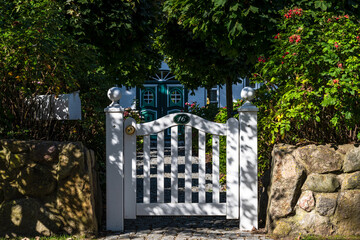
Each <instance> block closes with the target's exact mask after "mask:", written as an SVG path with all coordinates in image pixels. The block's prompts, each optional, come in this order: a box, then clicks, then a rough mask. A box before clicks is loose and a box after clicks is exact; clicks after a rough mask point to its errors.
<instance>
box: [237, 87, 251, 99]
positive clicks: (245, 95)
mask: <svg viewBox="0 0 360 240" xmlns="http://www.w3.org/2000/svg"><path fill="white" fill-rule="evenodd" d="M240 96H241V98H242V99H243V100H244V101H246V102H251V101H252V100H253V99H254V98H255V90H254V89H253V88H251V87H244V88H243V89H242V90H241V93H240Z"/></svg>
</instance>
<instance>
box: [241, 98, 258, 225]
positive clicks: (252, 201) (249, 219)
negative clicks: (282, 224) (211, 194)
mask: <svg viewBox="0 0 360 240" xmlns="http://www.w3.org/2000/svg"><path fill="white" fill-rule="evenodd" d="M257 111H258V109H257V108H256V106H254V105H253V104H251V103H250V102H246V103H245V104H244V105H243V106H242V107H241V108H240V109H239V121H240V139H241V142H240V159H241V161H240V176H241V178H240V226H239V227H240V230H251V229H252V228H253V227H255V228H256V229H257V228H258V175H257V169H258V164H257Z"/></svg>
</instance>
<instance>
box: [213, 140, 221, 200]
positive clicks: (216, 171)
mask: <svg viewBox="0 0 360 240" xmlns="http://www.w3.org/2000/svg"><path fill="white" fill-rule="evenodd" d="M219 144H220V141H219V136H217V135H213V138H212V162H213V165H212V186H213V192H212V199H213V200H212V202H213V203H219V202H220V194H219V193H220V164H219Z"/></svg>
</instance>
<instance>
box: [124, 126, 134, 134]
mask: <svg viewBox="0 0 360 240" xmlns="http://www.w3.org/2000/svg"><path fill="white" fill-rule="evenodd" d="M125 132H126V134H128V135H133V134H134V133H135V128H134V126H131V125H129V126H127V127H126V128H125Z"/></svg>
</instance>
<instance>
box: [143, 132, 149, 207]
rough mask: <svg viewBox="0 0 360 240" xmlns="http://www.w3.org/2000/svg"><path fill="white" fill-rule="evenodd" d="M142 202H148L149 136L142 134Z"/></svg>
mask: <svg viewBox="0 0 360 240" xmlns="http://www.w3.org/2000/svg"><path fill="white" fill-rule="evenodd" d="M144 203H150V136H149V135H146V136H144Z"/></svg>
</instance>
